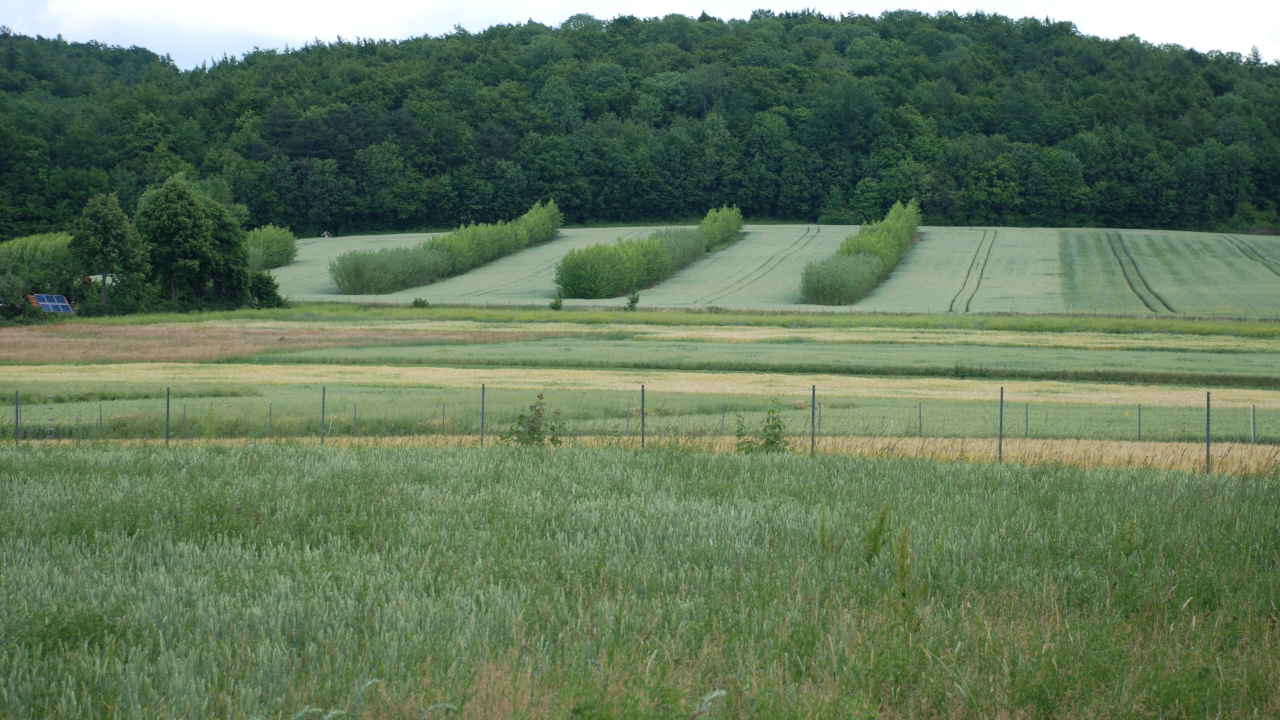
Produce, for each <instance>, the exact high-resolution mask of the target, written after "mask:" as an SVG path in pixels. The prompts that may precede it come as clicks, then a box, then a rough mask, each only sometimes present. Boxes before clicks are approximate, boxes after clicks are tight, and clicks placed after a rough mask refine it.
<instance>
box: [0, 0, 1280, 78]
mask: <svg viewBox="0 0 1280 720" xmlns="http://www.w3.org/2000/svg"><path fill="white" fill-rule="evenodd" d="M761 7H764V8H768V9H770V10H773V11H775V12H783V11H787V10H802V9H806V8H808V9H812V10H816V11H818V12H821V13H824V14H828V15H840V14H849V13H853V14H862V15H879V14H880V13H881V12H884V11H886V10H900V9H909V10H919V11H921V12H927V13H936V12H939V11H942V10H954V11H957V12H960V13H968V12H974V11H979V10H980V11H983V12H987V13H998V14H1001V15H1007V16H1010V17H1015V18H1017V17H1026V16H1034V17H1038V18H1046V17H1047V18H1051V19H1053V20H1066V21H1070V22H1074V23H1075V24H1076V27H1078V28H1079V29H1080V30H1081V31H1082V32H1084V33H1086V34H1089V35H1098V36H1101V37H1105V38H1117V37H1123V36H1126V35H1137V36H1138V37H1140V38H1142V39H1143V40H1146V41H1148V42H1152V43H1156V44H1165V43H1172V44H1177V45H1182V46H1184V47H1191V48H1195V49H1196V50H1200V51H1202V52H1208V51H1210V50H1221V51H1223V52H1233V51H1234V52H1239V53H1241V54H1245V53H1248V52H1249V49H1250V48H1251V47H1253V46H1257V48H1258V50H1259V51H1260V52H1261V53H1262V57H1263V59H1264V60H1265V61H1267V62H1275V61H1276V60H1277V59H1278V58H1280V2H1277V1H1276V0H1272V1H1271V2H1258V1H1256V0H1253V1H1251V0H1218V1H1217V2H1215V3H1212V4H1210V5H1205V4H1204V3H1203V2H1202V1H1201V0H1197V1H1196V2H1190V1H1188V0H1168V1H1167V2H1159V3H1156V2H1131V1H1130V2H1123V1H1121V2H1117V1H1116V0H1073V1H1072V2H1059V1H1056V0H1042V1H1041V2H1028V1H1026V0H981V1H978V0H952V1H951V2H931V1H930V2H916V1H914V0H901V2H900V3H892V2H888V3H886V2H885V1H884V0H871V1H870V2H867V1H863V0H844V1H843V2H840V1H839V0H811V1H810V2H803V3H797V4H793V3H792V0H776V4H766V2H765V0H749V1H744V0H697V1H696V2H695V1H694V0H607V1H606V0H535V1H534V2H530V3H528V4H524V3H513V2H510V0H468V1H467V2H463V3H461V4H458V3H456V2H441V0H425V2H424V1H423V0H355V1H354V2H353V1H352V0H218V1H217V2H191V1H190V0H187V1H183V0H179V1H178V2H174V0H0V25H5V26H8V27H9V28H10V29H12V31H13V32H17V33H21V34H24V35H44V36H46V37H53V36H56V35H59V34H61V35H62V36H63V38H65V39H67V40H70V41H73V42H85V41H89V40H97V41H99V42H103V43H107V44H108V45H122V46H130V45H137V46H141V47H145V48H147V49H149V50H151V51H153V52H156V53H158V54H160V55H165V54H168V55H170V56H171V57H172V58H173V60H174V62H175V63H177V65H178V66H179V67H181V68H184V69H189V68H192V67H197V66H199V65H200V64H201V62H205V61H209V60H210V59H213V58H221V57H223V55H230V56H240V55H243V54H244V53H245V52H248V51H251V50H253V49H254V48H255V47H260V48H278V49H283V48H284V47H285V46H289V47H298V46H300V45H302V44H304V43H306V42H308V41H311V40H315V39H319V40H324V41H333V40H335V39H337V38H338V37H342V38H345V39H347V40H354V39H356V38H375V39H383V38H385V39H391V40H403V39H405V38H410V37H421V36H423V35H433V36H436V35H443V34H446V33H449V32H451V31H452V29H453V28H454V27H455V26H459V25H460V26H462V27H464V28H466V29H467V30H468V31H471V32H478V31H480V30H483V29H484V28H486V27H489V26H491V25H496V24H501V23H523V22H524V21H526V20H530V19H532V20H534V21H537V22H540V23H543V24H546V25H559V24H560V23H561V22H563V21H564V20H565V19H566V18H568V17H569V16H571V15H574V14H577V13H587V14H590V15H594V16H596V17H598V18H601V19H605V20H607V19H609V18H612V17H616V16H618V15H635V16H637V17H654V16H663V15H668V14H671V13H681V14H684V15H689V16H692V17H697V16H698V15H700V14H701V13H702V12H704V11H705V12H707V13H708V14H710V15H714V16H716V17H719V18H723V19H726V20H727V19H730V18H747V17H749V16H750V15H751V11H752V10H754V9H757V8H761Z"/></svg>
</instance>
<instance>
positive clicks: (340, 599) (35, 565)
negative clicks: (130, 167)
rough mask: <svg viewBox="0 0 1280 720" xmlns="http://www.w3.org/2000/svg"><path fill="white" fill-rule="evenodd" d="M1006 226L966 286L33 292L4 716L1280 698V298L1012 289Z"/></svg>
mask: <svg viewBox="0 0 1280 720" xmlns="http://www.w3.org/2000/svg"><path fill="white" fill-rule="evenodd" d="M570 232H575V231H570ZM591 232H598V231H591ZM608 232H609V233H610V234H612V235H613V236H614V237H616V234H617V230H616V229H615V230H609V231H608ZM637 232H640V230H637ZM792 232H794V228H785V227H784V228H781V229H779V230H777V232H776V238H775V240H777V244H778V245H782V244H783V240H785V239H786V233H792ZM1005 232H1006V231H1004V230H1000V231H998V232H987V233H986V234H985V239H984V233H983V231H970V232H969V233H968V235H969V237H968V239H967V240H965V242H967V243H968V244H969V248H970V249H969V250H966V253H967V254H968V257H969V258H970V260H972V258H973V257H974V253H976V252H977V250H975V249H974V248H982V249H983V254H982V257H983V258H984V262H985V264H984V265H983V266H982V267H983V268H986V269H985V270H983V271H982V276H983V278H984V279H983V280H982V281H981V282H980V283H979V282H976V281H972V280H973V276H972V275H971V276H970V278H969V279H968V280H966V279H965V278H963V277H961V278H959V279H958V280H957V283H958V284H957V285H955V286H954V287H948V288H944V289H943V292H941V293H939V297H942V298H943V299H945V301H946V302H948V303H951V302H953V300H954V298H955V297H956V293H958V292H961V291H962V290H963V291H964V292H963V293H962V294H961V297H964V298H967V299H966V301H965V302H967V303H968V305H969V307H968V310H967V312H963V313H961V314H958V315H957V314H947V313H945V311H944V312H943V313H941V314H938V315H905V316H903V315H872V314H849V313H845V314H840V315H821V314H777V313H772V314H754V315H753V314H747V313H728V312H683V311H676V310H666V311H657V310H650V311H640V312H625V311H620V310H603V311H602V310H589V309H584V308H578V309H565V310H563V311H559V312H556V311H552V310H550V309H547V308H545V307H543V308H541V309H537V310H525V309H517V308H493V309H475V308H438V307H437V308H430V309H413V308H407V307H399V308H396V307H358V306H345V305H323V306H322V305H300V306H297V307H293V308H284V309H277V310H261V311H238V312H228V313H208V314H205V315H158V316H150V317H141V316H131V317H126V318H101V319H81V318H70V319H64V320H61V321H58V322H52V323H48V324H44V325H32V326H12V327H5V328H0V363H3V375H0V557H2V558H3V564H0V572H2V574H0V578H2V580H0V587H3V592H2V593H0V717H5V718H8V717H13V718H37V717H40V718H43V717H72V718H75V717H84V718H98V717H104V718H106V717H124V716H130V717H179V716H184V717H207V716H219V717H230V718H306V717H317V718H322V717H331V718H334V717H356V718H405V719H408V718H413V719H414V720H420V719H421V718H424V717H425V718H427V720H432V719H433V718H439V717H452V716H455V715H456V716H459V717H470V718H511V717H515V718H521V717H527V718H571V717H581V718H587V717H589V718H640V717H646V718H688V717H699V718H701V717H744V716H746V717H768V718H773V717H784V718H785V717H795V718H805V717H831V716H846V715H852V716H854V717H886V716H887V717H899V716H919V717H936V716H943V715H945V716H948V717H950V716H957V717H992V716H996V717H998V716H1002V714H1008V716H1009V717H1084V716H1089V717H1097V716H1103V715H1107V716H1131V715H1133V714H1135V709H1137V711H1140V712H1141V713H1143V714H1152V715H1157V716H1166V717H1181V716H1189V715H1207V714H1213V715H1215V716H1217V715H1221V716H1227V717H1251V716H1258V717H1267V716H1273V715H1276V714H1278V713H1280V695H1277V693H1276V691H1275V688H1276V687H1280V663H1278V662H1277V660H1276V658H1277V655H1276V653H1275V652H1274V651H1273V648H1274V646H1275V645H1276V643H1277V641H1280V636H1278V635H1277V629H1276V623H1275V614H1276V611H1275V607H1276V605H1277V603H1280V581H1278V580H1277V577H1280V576H1278V575H1277V573H1276V572H1274V570H1275V565H1276V564H1277V563H1280V545H1278V544H1277V539H1276V538H1277V535H1276V533H1275V532H1274V528H1275V527H1276V523H1277V521H1278V520H1280V510H1278V508H1280V455H1278V450H1277V447H1278V446H1280V386H1277V385H1276V381H1275V376H1276V373H1275V371H1274V368H1275V367H1276V365H1277V363H1276V361H1275V360H1276V358H1277V357H1280V326H1278V325H1277V324H1276V323H1272V322H1265V321H1262V320H1253V321H1249V322H1240V321H1234V320H1224V319H1217V320H1214V321H1197V320H1183V319H1181V317H1180V315H1175V314H1174V313H1171V312H1165V313H1162V314H1160V315H1159V316H1152V317H1132V318H1092V317H1090V318H1082V317H1074V318H1066V317H1051V316H1047V315H1045V316H1041V317H1023V316H1013V317H1010V316H1001V317H993V316H982V315H979V314H977V312H976V310H975V308H978V307H982V308H995V309H998V308H997V306H998V305H999V304H1000V303H1002V302H1008V300H1009V298H1013V297H1019V296H1018V295H1017V293H1018V292H1022V291H1021V290H1020V289H1019V287H1020V286H1018V284H1017V283H1014V282H1013V281H1012V280H1011V279H1010V277H1009V276H1012V275H1016V274H1019V273H1021V274H1024V275H1025V274H1034V273H1036V272H1041V271H1043V269H1044V268H1046V267H1048V265H1049V263H1050V261H1051V258H1048V259H1046V257H1040V258H1039V259H1038V260H1035V261H1034V262H1033V261H1026V262H1022V261H1021V260H1019V258H1020V257H1025V256H1020V255H1018V254H1017V253H1013V252H1003V250H1008V249H1009V248H1013V247H1014V242H1013V241H1014V240H1017V239H1018V238H1019V237H1020V238H1021V240H1019V241H1020V242H1031V241H1032V240H1037V241H1038V238H1040V235H1039V234H1037V231H1029V232H1027V233H1026V234H1025V235H1022V236H1014V235H1013V233H1009V234H1010V236H1011V237H1010V239H1009V240H1010V242H1009V243H1008V246H1009V247H1008V248H1003V250H1002V245H1001V240H1000V238H1001V237H1003V236H1004V234H1005ZM833 237H836V238H837V239H838V235H835V236H833ZM1101 237H1104V238H1105V236H1101ZM570 238H572V236H570ZM766 239H767V237H766V233H764V232H762V233H761V234H760V235H759V236H757V237H756V238H754V240H753V239H752V237H751V235H750V234H748V236H746V237H745V238H744V239H742V240H741V241H739V243H737V244H736V245H734V246H731V247H729V248H727V249H724V250H721V251H719V252H716V253H713V254H712V255H711V256H709V257H708V258H706V259H705V260H704V261H702V262H703V263H708V264H707V265H705V266H702V267H700V265H701V263H695V264H694V265H693V266H690V267H689V268H688V269H687V270H686V271H685V272H695V273H696V272H704V271H705V269H706V268H712V269H714V268H716V267H717V265H716V263H721V264H724V263H729V262H730V261H731V260H732V258H733V255H732V253H734V252H738V251H744V252H749V253H756V255H755V257H756V261H758V262H757V264H755V266H754V269H753V270H751V271H750V272H747V273H745V274H742V275H739V276H736V277H735V276H732V275H730V274H729V270H728V269H727V266H723V267H721V268H720V269H719V270H715V272H714V273H712V274H714V275H718V276H721V277H720V279H719V280H718V282H719V283H721V284H720V285H715V284H714V282H713V280H714V278H711V277H708V278H707V279H706V280H705V281H702V283H701V284H702V285H704V287H703V291H705V292H706V293H710V295H714V296H716V297H734V295H733V293H738V292H745V291H746V290H748V289H750V288H757V289H760V291H761V292H764V290H763V288H766V287H768V286H769V283H775V284H774V287H775V288H776V291H777V292H778V293H779V295H778V297H782V294H783V293H785V292H794V291H795V287H794V286H792V287H790V289H784V285H783V283H781V281H778V280H777V278H779V277H781V275H780V274H779V273H780V272H781V269H783V268H786V267H788V266H789V264H791V263H794V262H799V259H800V258H801V257H802V256H803V255H805V254H806V253H810V252H813V253H817V254H819V255H820V256H821V255H827V254H829V253H830V252H831V247H827V246H823V243H826V242H828V238H827V237H826V236H825V235H823V234H822V233H819V232H816V231H815V232H813V233H810V234H809V236H808V237H801V236H800V235H796V236H794V237H792V238H791V241H790V242H791V244H790V245H787V246H786V248H790V249H789V250H788V249H786V248H784V250H783V251H777V250H776V248H775V249H774V250H772V251H770V250H769V248H770V247H771V245H772V243H773V241H770V242H764V241H765V240H766ZM562 241H563V240H559V241H555V242H562ZM753 241H759V242H758V243H757V244H756V245H754V246H753V245H751V243H752V242H753ZM1126 243H1127V246H1129V247H1130V248H1131V252H1132V253H1133V254H1134V257H1137V260H1136V261H1134V262H1132V263H1130V265H1126V266H1121V265H1119V264H1118V261H1117V265H1116V272H1118V273H1120V275H1121V277H1123V276H1124V272H1125V271H1126V268H1129V267H1130V266H1131V267H1143V268H1144V270H1143V273H1144V277H1148V276H1150V278H1157V277H1158V276H1157V274H1156V273H1155V272H1154V271H1150V270H1148V269H1146V268H1147V267H1149V263H1151V262H1155V261H1154V260H1150V259H1148V257H1147V256H1146V255H1143V254H1142V253H1144V252H1146V250H1144V249H1143V248H1145V247H1147V246H1146V245H1143V244H1142V243H1139V242H1138V241H1137V240H1135V241H1133V242H1132V243H1129V242H1128V241H1126ZM1153 243H1154V241H1153ZM554 244H555V243H554V242H553V243H548V244H547V245H544V246H542V247H539V248H533V249H531V250H529V251H526V252H528V253H540V252H545V251H547V249H548V248H550V247H551V245H554ZM922 247H925V243H921V245H919V246H918V247H917V248H916V249H917V250H919V249H920V248H922ZM1054 247H1056V246H1054ZM1152 247H1157V248H1159V247H1163V246H1160V245H1159V244H1158V243H1156V244H1153V245H1152ZM1264 249H1265V248H1264ZM770 252H772V254H769V253H770ZM913 252H914V251H913ZM1152 252H1154V251H1152ZM523 254H524V253H520V254H517V255H515V256H512V257H510V258H506V259H504V260H501V261H498V262H496V263H493V264H492V265H490V266H486V267H484V268H481V269H479V270H477V271H476V273H471V274H468V275H464V276H460V277H458V278H453V279H451V280H449V281H447V282H444V283H440V284H439V285H438V286H432V287H443V286H445V285H447V284H448V283H453V282H456V281H463V280H468V278H470V279H471V280H474V278H475V277H478V275H477V273H484V272H486V271H488V272H492V271H494V270H495V269H501V266H502V264H503V263H507V262H508V261H510V260H512V259H514V258H519V257H520V256H521V255H523ZM1166 256H1169V257H1172V255H1170V254H1169V253H1166ZM908 257H910V256H908ZM919 257H925V255H924V254H922V255H920V256H919ZM1080 257H1086V256H1085V255H1084V254H1081V255H1080ZM1087 257H1092V258H1094V260H1096V259H1097V258H1100V257H1105V256H1102V255H1100V254H1094V255H1091V256H1087ZM1126 257H1128V256H1126ZM1113 258H1114V256H1113ZM1019 263H1021V264H1019ZM938 267H939V268H943V267H945V265H938ZM973 267H974V266H973V265H972V262H971V263H970V266H969V269H973ZM994 267H1005V268H1007V271H1002V273H1003V276H1004V277H1005V279H1004V280H1002V281H999V282H997V281H993V279H992V278H991V277H988V276H987V275H986V273H987V272H988V271H989V270H990V269H991V268H994ZM1037 268H1038V269H1037ZM908 271H909V272H914V271H913V270H911V269H910V267H908ZM504 272H505V271H504ZM1133 272H1135V273H1136V270H1135V271H1133ZM682 274H683V273H681V274H678V275H677V276H675V277H673V278H672V279H671V280H670V281H669V282H671V283H676V284H673V285H669V286H667V284H666V283H664V286H667V287H668V290H669V291H670V289H671V288H678V287H680V286H679V283H680V282H683V281H682V280H681V277H680V275H682ZM971 281H972V282H971ZM893 282H894V280H893V279H892V278H891V280H890V285H891V284H892V283H893ZM1149 282H1152V283H1153V286H1156V287H1159V285H1158V283H1159V282H1160V281H1159V280H1158V279H1149ZM1002 283H1003V284H1002ZM695 284H697V283H695ZM1041 284H1042V285H1043V283H1041ZM957 287H958V288H959V289H956V288H957ZM661 288H662V286H660V287H659V288H655V289H654V290H653V291H651V292H650V294H651V295H652V294H657V292H658V291H659V290H661ZM733 288H737V289H733ZM727 289H728V290H727ZM427 290H428V291H430V290H431V287H429V288H427ZM526 290H527V287H526V289H525V290H521V289H520V288H519V287H514V286H513V287H512V289H510V290H509V292H512V293H519V292H525V291H526ZM688 290H689V292H692V291H693V290H694V288H692V287H690V288H688ZM1125 291H1126V292H1130V294H1131V295H1133V293H1132V291H1130V290H1129V289H1128V286H1127V285H1126V286H1125ZM1193 291H1194V289H1187V290H1185V291H1184V292H1186V293H1191V292H1193ZM504 292H505V291H504ZM726 292H727V293H728V294H725V293H726ZM1159 292H1162V293H1163V292H1164V291H1163V290H1160V291H1159ZM1195 292H1200V291H1195ZM717 293H719V294H720V295H716V294H717ZM944 296H945V297H944ZM699 297H703V296H699ZM1121 297H1123V295H1122V296H1121ZM1134 297H1137V296H1136V295H1134ZM437 301H438V299H437V298H433V302H437ZM1170 302H1171V303H1172V302H1173V301H1172V300H1171V299H1170ZM983 303H988V304H983ZM1144 307H1145V306H1144ZM1175 307H1176V306H1175ZM1004 312H1007V310H1006V311H1004ZM1135 314H1137V313H1136V312H1135ZM1146 315H1150V314H1149V313H1146ZM642 384H643V385H644V386H645V394H644V400H643V402H644V413H643V415H642V414H641V410H640V408H641V402H642V400H641V393H640V386H641V385H642ZM482 385H483V386H484V388H485V390H484V395H483V398H484V421H483V426H482V424H481V397H482V396H481V390H480V389H481V386H482ZM813 386H817V406H816V407H815V406H813V405H812V404H811V399H812V395H811V392H812V391H811V388H812V387H813ZM1002 390H1003V392H1004V403H1003V406H1002V405H1001V402H1000V398H1001V391H1002ZM1206 392H1211V393H1212V402H1213V404H1212V415H1211V418H1212V421H1211V425H1210V426H1209V427H1206V419H1207V417H1206V406H1205V399H1206V397H1205V393H1206ZM15 394H16V395H18V396H19V397H20V399H21V403H20V405H19V404H15V403H14V400H13V398H14V395H15ZM539 394H541V395H542V396H543V397H542V401H543V407H544V410H545V412H546V413H547V415H546V419H548V420H554V421H555V422H557V423H558V424H559V427H558V429H557V430H556V432H557V433H558V436H559V438H561V439H562V440H563V445H561V446H559V447H555V448H552V447H541V448H521V447H516V446H514V443H513V441H512V440H511V439H510V438H509V436H510V435H511V434H512V432H513V430H514V429H515V427H516V425H517V423H518V422H519V417H520V416H521V415H522V414H523V415H525V416H526V418H527V417H528V416H529V415H530V412H531V411H530V406H531V405H532V404H533V403H535V401H537V399H538V398H537V396H538V395H539ZM167 396H168V397H169V400H168V402H166V397H167ZM1002 407H1003V414H1002ZM19 410H20V411H21V419H22V425H21V428H22V432H21V433H16V432H15V424H14V416H15V414H16V413H17V412H18V411H19ZM771 411H772V412H773V413H775V417H777V418H778V419H779V420H780V421H781V427H780V428H779V430H778V432H779V437H780V440H781V444H782V445H783V446H785V450H786V451H785V452H783V453H781V454H779V455H744V454H737V453H735V452H734V450H735V446H736V444H737V442H738V439H739V438H738V437H737V432H736V431H737V428H738V424H739V421H740V420H741V422H742V423H743V424H744V426H745V430H746V432H747V433H748V434H749V435H752V436H756V437H759V436H761V435H763V434H764V433H763V427H764V424H765V421H766V418H767V417H768V413H770V412H771ZM322 413H323V416H322ZM811 421H813V424H812V425H811V424H810V423H811ZM526 422H527V421H526ZM642 422H643V426H644V432H645V438H646V446H645V447H644V448H643V449H641V447H640V438H639V435H640V432H641V424H642ZM166 427H167V428H168V438H169V439H168V441H167V442H166V441H165V440H164V438H165V433H166ZM482 427H483V429H484V433H485V447H483V448H480V447H478V445H479V440H480V437H479V436H480V432H481V428H482ZM322 432H323V435H324V438H325V443H326V446H325V447H318V443H319V436H320V435H321V433H322ZM1206 433H1207V435H1208V438H1209V440H1210V441H1211V447H1212V463H1213V464H1212V467H1210V468H1208V469H1210V470H1212V473H1211V474H1206V472H1205V470H1206V467H1205V461H1206V452H1207V451H1208V449H1207V448H1206V446H1205V440H1206ZM15 435H16V437H15ZM997 438H999V440H997ZM810 443H812V447H813V450H814V456H813V457H810V456H809V454H808V453H809V449H810V447H811V445H810ZM998 459H1000V460H1002V462H999V463H997V460H998ZM1191 471H1194V472H1191Z"/></svg>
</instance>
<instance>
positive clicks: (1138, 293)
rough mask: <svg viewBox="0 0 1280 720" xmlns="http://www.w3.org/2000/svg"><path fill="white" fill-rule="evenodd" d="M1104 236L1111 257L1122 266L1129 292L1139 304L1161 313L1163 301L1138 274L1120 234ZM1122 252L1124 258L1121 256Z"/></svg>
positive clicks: (1122, 273)
mask: <svg viewBox="0 0 1280 720" xmlns="http://www.w3.org/2000/svg"><path fill="white" fill-rule="evenodd" d="M1103 236H1104V237H1106V238H1107V246H1108V247H1110V248H1111V255H1112V256H1113V257H1115V259H1116V263H1117V264H1118V265H1120V274H1121V275H1123V276H1124V281H1125V283H1126V284H1128V286H1129V291H1130V292H1132V293H1133V295H1134V297H1136V298H1138V302H1140V303H1142V304H1143V305H1144V306H1146V308H1147V309H1148V310H1150V311H1151V312H1153V313H1157V314H1158V313H1160V311H1161V310H1160V307H1159V305H1161V304H1162V303H1163V301H1162V300H1159V299H1158V298H1157V297H1156V296H1155V293H1153V292H1151V288H1150V287H1148V286H1147V284H1146V281H1145V280H1144V279H1143V278H1142V276H1141V275H1139V274H1138V266H1137V264H1136V263H1134V262H1133V256H1132V255H1130V254H1129V249H1128V248H1127V247H1124V243H1123V241H1122V240H1120V233H1114V234H1113V233H1110V232H1107V233H1103ZM1117 243H1119V244H1120V247H1119V248H1117V247H1116V244H1117ZM1122 251H1123V256H1122V255H1121V253H1122ZM1126 260H1127V261H1128V262H1127V263H1126V262H1125V261H1126ZM1134 278H1137V279H1138V282H1137V283H1135V282H1134ZM1139 287H1141V289H1139ZM1144 291H1145V292H1144ZM1165 308H1166V309H1167V308H1168V306H1167V305H1166V306H1165Z"/></svg>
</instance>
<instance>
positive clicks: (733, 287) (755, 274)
mask: <svg viewBox="0 0 1280 720" xmlns="http://www.w3.org/2000/svg"><path fill="white" fill-rule="evenodd" d="M821 232H822V227H821V226H819V227H818V229H817V230H814V229H813V227H812V226H808V227H806V228H805V230H804V234H803V235H801V236H800V237H799V238H797V239H796V241H795V242H793V243H791V246H790V247H788V248H787V249H786V250H783V251H782V252H779V253H775V254H773V255H770V256H769V259H768V260H765V261H764V262H763V263H761V265H760V267H758V268H756V269H755V270H752V271H751V272H749V273H747V274H746V275H743V276H742V277H741V278H738V279H737V280H735V281H733V283H731V284H730V285H729V286H728V287H726V288H724V290H723V291H721V292H720V294H718V295H715V296H714V297H712V296H710V295H707V296H703V297H701V298H699V299H698V300H695V301H694V302H695V303H696V304H703V303H707V302H712V303H714V302H716V301H717V300H720V299H721V298H723V297H725V296H726V295H731V294H733V293H735V292H737V291H739V290H741V289H742V288H743V287H746V286H748V285H750V284H751V283H753V282H755V281H756V280H759V279H760V278H761V277H762V276H764V275H765V274H767V273H768V272H769V271H770V270H772V269H774V268H776V267H777V266H778V265H780V264H782V261H783V260H786V259H787V258H788V257H790V256H791V255H793V254H795V253H796V252H798V251H800V250H803V249H804V248H806V247H808V245H809V243H811V242H813V241H814V240H815V239H817V237H818V234H819V233H821Z"/></svg>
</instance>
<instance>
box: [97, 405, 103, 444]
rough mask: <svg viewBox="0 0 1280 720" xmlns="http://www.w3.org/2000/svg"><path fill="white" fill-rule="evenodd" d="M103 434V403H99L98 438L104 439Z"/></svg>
mask: <svg viewBox="0 0 1280 720" xmlns="http://www.w3.org/2000/svg"><path fill="white" fill-rule="evenodd" d="M103 437H104V436H103V434H102V403H98V439H99V440H102V439H103Z"/></svg>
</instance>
